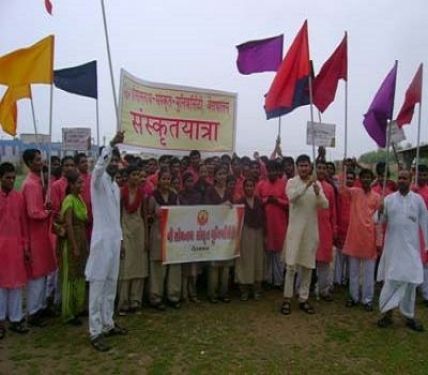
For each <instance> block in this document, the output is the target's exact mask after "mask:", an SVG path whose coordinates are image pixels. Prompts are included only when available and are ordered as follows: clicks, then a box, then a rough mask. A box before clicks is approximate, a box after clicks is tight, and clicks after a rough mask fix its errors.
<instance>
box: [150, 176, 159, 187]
mask: <svg viewBox="0 0 428 375" xmlns="http://www.w3.org/2000/svg"><path fill="white" fill-rule="evenodd" d="M158 178H159V172H155V173H153V174H152V175H150V176H148V177H147V181H149V182H150V183H151V184H152V185H153V186H155V187H156V186H158Z"/></svg>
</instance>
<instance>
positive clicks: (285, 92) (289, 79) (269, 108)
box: [265, 21, 311, 119]
mask: <svg viewBox="0 0 428 375" xmlns="http://www.w3.org/2000/svg"><path fill="white" fill-rule="evenodd" d="M310 74H311V64H310V62H309V42H308V23H307V21H305V23H304V24H303V26H302V28H301V29H300V31H299V33H298V34H297V36H296V38H295V39H294V41H293V44H292V45H291V47H290V49H289V50H288V52H287V55H286V56H285V58H284V60H282V63H281V66H280V67H279V69H278V72H277V74H276V75H275V78H274V80H273V82H272V85H271V87H270V89H269V92H268V93H267V95H266V100H265V111H266V115H267V118H268V119H269V118H273V117H279V116H281V115H283V114H286V113H289V112H291V111H292V110H293V109H294V108H297V107H300V106H302V105H307V104H309V75H310Z"/></svg>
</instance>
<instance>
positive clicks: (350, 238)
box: [340, 169, 381, 311]
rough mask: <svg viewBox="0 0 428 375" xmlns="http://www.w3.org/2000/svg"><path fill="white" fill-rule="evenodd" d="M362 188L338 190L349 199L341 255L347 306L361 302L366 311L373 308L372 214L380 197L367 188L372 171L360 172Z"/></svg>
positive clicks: (373, 247)
mask: <svg viewBox="0 0 428 375" xmlns="http://www.w3.org/2000/svg"><path fill="white" fill-rule="evenodd" d="M359 177H360V181H361V184H362V188H359V187H351V188H348V187H346V186H343V185H342V186H341V187H340V189H341V192H343V193H347V194H349V196H350V199H351V209H350V220H349V227H348V232H347V235H346V239H345V244H344V246H343V254H345V255H348V256H349V294H350V299H349V300H348V301H347V304H346V305H347V306H348V307H352V306H354V305H356V304H357V303H359V302H361V303H362V304H363V305H364V308H365V309H366V311H372V310H373V305H372V304H373V294H374V280H375V266H376V258H377V249H376V231H375V221H374V217H375V213H376V212H377V211H378V209H379V207H380V202H381V197H380V195H379V194H377V193H375V192H374V191H372V189H371V184H372V181H373V178H374V176H373V172H372V171H371V170H369V169H363V170H361V172H360V175H359ZM361 269H362V270H363V273H364V275H363V285H362V291H361V293H360V270H361Z"/></svg>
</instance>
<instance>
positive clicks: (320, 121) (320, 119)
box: [318, 110, 322, 124]
mask: <svg viewBox="0 0 428 375" xmlns="http://www.w3.org/2000/svg"><path fill="white" fill-rule="evenodd" d="M318 122H319V123H320V124H321V123H322V118H321V111H320V110H318Z"/></svg>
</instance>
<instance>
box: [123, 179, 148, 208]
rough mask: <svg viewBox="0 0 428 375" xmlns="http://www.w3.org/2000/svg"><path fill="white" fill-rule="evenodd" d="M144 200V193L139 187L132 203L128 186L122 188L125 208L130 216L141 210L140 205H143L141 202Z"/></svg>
mask: <svg viewBox="0 0 428 375" xmlns="http://www.w3.org/2000/svg"><path fill="white" fill-rule="evenodd" d="M143 199H144V192H143V190H142V189H141V188H140V187H139V188H137V190H136V196H135V199H134V202H132V203H130V199H129V187H128V184H126V185H125V186H124V187H123V188H122V204H123V207H124V208H125V210H126V212H128V214H132V213H134V212H135V211H137V210H138V209H139V208H140V205H141V202H142V201H143Z"/></svg>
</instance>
